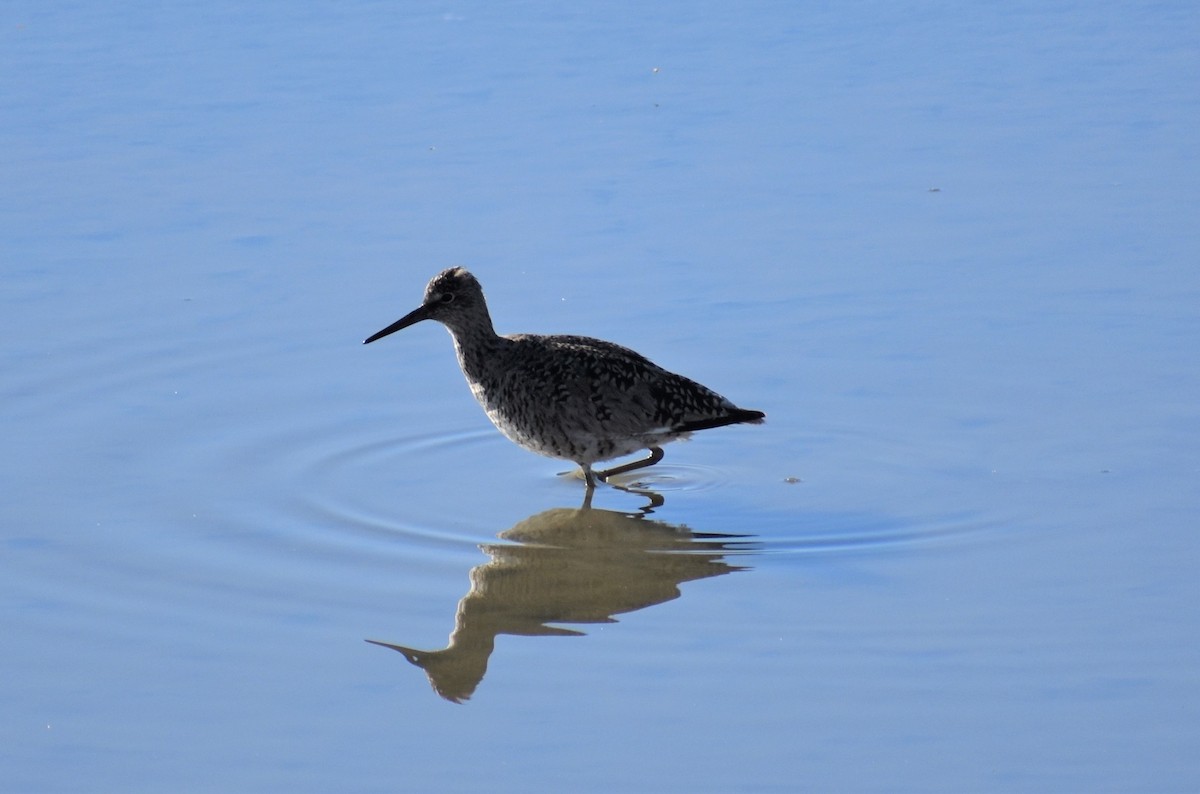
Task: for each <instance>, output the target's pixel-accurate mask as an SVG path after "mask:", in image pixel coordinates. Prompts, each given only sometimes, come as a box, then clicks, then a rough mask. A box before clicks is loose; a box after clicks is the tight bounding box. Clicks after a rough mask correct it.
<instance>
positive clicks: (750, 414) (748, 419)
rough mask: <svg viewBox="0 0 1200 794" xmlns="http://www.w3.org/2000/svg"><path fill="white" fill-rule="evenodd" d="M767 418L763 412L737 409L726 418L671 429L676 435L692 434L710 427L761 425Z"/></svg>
mask: <svg viewBox="0 0 1200 794" xmlns="http://www.w3.org/2000/svg"><path fill="white" fill-rule="evenodd" d="M766 417H767V415H766V414H764V413H763V412H762V411H749V410H746V409H745V408H735V409H733V410H732V411H730V412H729V413H727V414H725V415H724V416H717V417H713V418H712V419H697V420H695V421H693V422H682V423H680V424H677V425H675V426H674V427H673V428H671V429H672V430H674V431H675V432H676V433H690V432H692V431H693V430H708V429H709V428H710V427H724V426H725V425H738V424H742V423H746V424H751V425H760V424H762V421H763V419H765V418H766Z"/></svg>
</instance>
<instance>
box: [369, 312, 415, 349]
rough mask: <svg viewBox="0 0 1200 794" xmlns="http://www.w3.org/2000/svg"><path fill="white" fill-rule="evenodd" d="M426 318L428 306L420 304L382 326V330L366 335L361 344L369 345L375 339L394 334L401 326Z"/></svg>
mask: <svg viewBox="0 0 1200 794" xmlns="http://www.w3.org/2000/svg"><path fill="white" fill-rule="evenodd" d="M428 319H429V309H428V308H426V307H424V306H422V307H420V308H419V309H414V310H413V311H411V312H409V313H408V314H406V315H404V316H403V317H401V318H400V319H399V320H397V321H396V322H394V323H392V324H391V325H389V326H388V327H387V328H384V329H383V330H382V331H376V332H375V333H373V334H371V335H370V336H368V337H367V338H366V339H364V340H363V344H364V345H369V344H371V343H372V342H374V341H375V340H376V339H383V338H384V337H385V336H387V335H388V334H394V333H396V332H397V331H399V330H400V329H402V328H407V327H408V326H410V325H415V324H416V323H419V322H421V321H422V320H428Z"/></svg>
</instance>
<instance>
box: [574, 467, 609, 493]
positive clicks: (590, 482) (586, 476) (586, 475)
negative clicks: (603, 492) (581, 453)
mask: <svg viewBox="0 0 1200 794" xmlns="http://www.w3.org/2000/svg"><path fill="white" fill-rule="evenodd" d="M579 468H581V469H583V482H584V483H585V484H586V485H587V489H588V494H589V495H590V494H591V492H592V491H593V490H595V488H596V474H595V472H593V471H592V464H590V463H580V464H579ZM600 479H602V480H603V479H604V478H603V477H601V478H600Z"/></svg>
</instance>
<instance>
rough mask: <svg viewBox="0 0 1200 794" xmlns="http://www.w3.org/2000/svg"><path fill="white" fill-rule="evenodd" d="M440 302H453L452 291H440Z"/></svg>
mask: <svg viewBox="0 0 1200 794" xmlns="http://www.w3.org/2000/svg"><path fill="white" fill-rule="evenodd" d="M442 303H454V293H453V292H444V293H442Z"/></svg>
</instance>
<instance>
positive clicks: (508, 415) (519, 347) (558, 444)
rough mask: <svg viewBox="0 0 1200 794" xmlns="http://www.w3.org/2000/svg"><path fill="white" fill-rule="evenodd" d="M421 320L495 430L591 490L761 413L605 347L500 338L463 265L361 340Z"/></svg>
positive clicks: (556, 339) (568, 339)
mask: <svg viewBox="0 0 1200 794" xmlns="http://www.w3.org/2000/svg"><path fill="white" fill-rule="evenodd" d="M422 320H436V321H437V322H439V323H441V324H442V325H444V326H446V328H447V329H448V330H449V331H450V335H451V336H452V337H453V338H454V350H455V352H456V353H457V354H458V364H459V366H460V367H462V371H463V375H465V376H466V378H467V384H468V385H470V387H471V391H472V393H474V395H475V399H477V400H478V401H479V404H480V405H482V406H483V410H484V411H486V412H487V415H488V418H489V419H491V420H492V424H494V425H495V426H496V427H497V428H498V429H499V430H500V432H501V433H503V434H504V435H505V436H507V437H508V438H509V440H510V441H513V442H514V443H516V444H519V445H520V446H522V447H524V448H525V449H528V450H530V451H532V452H537V453H538V454H541V455H546V456H548V457H551V458H560V459H563V460H570V461H574V462H575V463H578V464H579V467H580V468H581V469H582V470H583V477H584V481H585V483H586V484H587V488H588V490H589V492H590V491H591V489H592V488H594V487H595V485H596V480H600V481H601V482H604V481H607V479H608V478H609V477H612V476H613V475H615V474H624V473H625V472H629V471H633V470H635V469H640V468H643V467H645V466H652V465H654V464H655V463H658V462H659V461H660V460H662V458H663V451H662V446H661V445H663V444H666V443H668V442H670V441H677V440H679V439H683V438H687V437H688V436H689V435H690V434H691V433H692V432H694V431H696V430H707V429H708V428H710V427H722V426H724V425H733V424H739V423H742V422H745V423H749V424H760V423H761V422H762V421H763V419H764V418H765V416H766V415H765V414H763V412H762V411H752V410H749V409H746V408H739V407H737V406H736V405H734V404H733V403H732V402H730V401H729V400H727V399H726V398H724V397H722V396H721V395H719V394H717V393H716V392H714V391H713V390H711V389H709V388H707V387H706V386H701V385H700V384H699V383H696V382H695V381H693V380H689V379H688V378H685V377H683V376H682V375H676V374H675V373H674V372H668V371H667V370H665V369H663V368H662V367H660V366H658V365H657V364H655V363H653V362H652V361H650V360H649V359H647V358H646V357H644V356H642V355H639V354H638V353H635V352H634V351H632V350H630V349H629V348H627V347H621V346H620V345H615V344H613V343H612V342H605V341H603V340H600V339H592V338H590V337H586V336H562V335H552V336H543V335H539V334H511V335H508V336H500V335H499V334H497V333H496V331H495V330H494V329H493V328H492V317H491V315H490V314H489V313H488V308H487V302H486V301H485V300H484V297H483V288H482V287H480V286H479V282H478V281H477V280H476V279H475V277H474V276H473V275H471V274H470V273H468V272H467V271H466V270H464V269H463V268H461V267H453V268H450V269H448V270H443V271H442V272H441V273H438V274H437V275H436V276H434V277H433V279H432V280H431V281H430V282H429V285H428V286H426V287H425V298H424V300H423V301H422V302H421V305H420V306H419V307H417V308H416V309H414V310H413V311H411V312H409V313H408V314H406V315H404V316H403V317H401V318H400V319H399V320H397V321H396V322H394V323H392V324H391V325H389V326H388V327H387V328H384V329H383V330H381V331H378V332H377V333H374V334H372V335H371V336H369V337H367V338H366V340H364V341H363V344H370V343H371V342H374V341H375V340H376V339H382V338H383V337H385V336H387V335H388V334H392V333H395V332H396V331H399V330H401V329H402V328H407V327H409V326H410V325H413V324H415V323H419V322H421V321H422ZM640 450H649V452H650V456H649V457H648V458H644V459H642V460H636V461H634V462H632V463H626V464H624V465H622V466H616V467H615V468H611V469H606V470H604V471H593V470H592V464H593V463H598V462H600V461H606V460H612V459H613V458H620V457H624V456H625V455H631V454H633V453H635V452H638V451H640Z"/></svg>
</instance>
